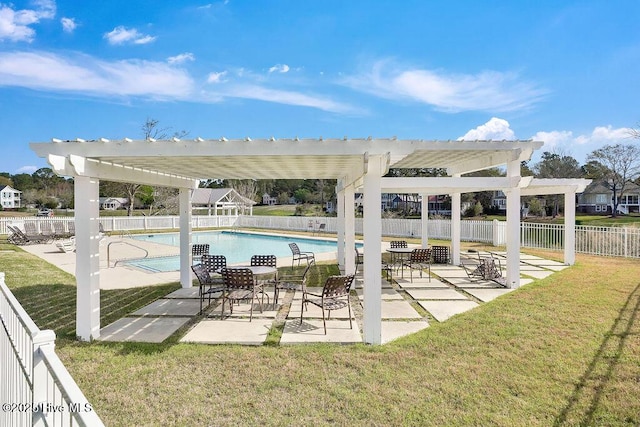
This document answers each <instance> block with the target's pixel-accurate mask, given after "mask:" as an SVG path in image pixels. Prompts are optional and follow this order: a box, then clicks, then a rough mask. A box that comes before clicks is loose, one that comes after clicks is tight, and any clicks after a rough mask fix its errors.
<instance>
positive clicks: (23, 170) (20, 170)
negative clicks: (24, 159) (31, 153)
mask: <svg viewBox="0 0 640 427" xmlns="http://www.w3.org/2000/svg"><path fill="white" fill-rule="evenodd" d="M38 169H40V168H39V167H38V166H22V167H20V168H18V170H16V174H19V173H28V174H33V173H34V172H35V171H37V170H38Z"/></svg>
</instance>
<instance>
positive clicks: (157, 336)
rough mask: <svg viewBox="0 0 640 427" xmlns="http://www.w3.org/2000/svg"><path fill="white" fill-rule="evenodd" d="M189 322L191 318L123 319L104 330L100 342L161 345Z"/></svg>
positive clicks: (101, 331) (101, 332)
mask: <svg viewBox="0 0 640 427" xmlns="http://www.w3.org/2000/svg"><path fill="white" fill-rule="evenodd" d="M189 320H191V319H190V318H189V317H183V318H179V317H123V318H122V319H118V320H116V321H115V322H113V323H112V324H110V325H107V326H105V327H104V328H102V329H101V330H100V338H99V340H100V341H115V342H123V341H135V342H152V343H160V342H162V341H164V340H166V339H167V338H169V337H170V336H171V335H173V333H174V332H175V331H177V330H178V329H180V328H181V327H182V326H184V325H185V324H186V323H187V322H189Z"/></svg>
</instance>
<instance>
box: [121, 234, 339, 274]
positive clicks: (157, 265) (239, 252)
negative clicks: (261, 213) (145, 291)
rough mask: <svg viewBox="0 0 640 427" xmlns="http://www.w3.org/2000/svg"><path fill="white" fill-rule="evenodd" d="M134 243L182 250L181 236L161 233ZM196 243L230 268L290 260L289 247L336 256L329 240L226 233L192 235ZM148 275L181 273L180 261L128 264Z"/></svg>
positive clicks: (333, 246) (143, 261)
mask: <svg viewBox="0 0 640 427" xmlns="http://www.w3.org/2000/svg"><path fill="white" fill-rule="evenodd" d="M132 238H133V239H137V240H146V241H149V242H154V243H160V244H165V245H172V246H179V245H180V235H179V234H178V233H162V234H148V235H136V236H132ZM191 240H192V242H193V243H208V244H209V246H210V248H209V253H210V254H215V255H224V256H226V257H227V263H228V264H238V263H249V261H250V260H251V256H252V255H258V254H259V255H275V256H276V257H278V258H279V257H289V256H291V249H289V243H291V242H295V243H297V244H298V247H299V248H300V251H302V252H314V253H323V252H335V251H336V250H337V245H336V242H333V241H330V240H315V239H305V238H304V237H280V236H270V235H263V234H248V233H232V232H227V231H206V232H195V233H193V234H192V237H191ZM125 264H126V265H131V266H135V267H138V268H142V269H145V270H148V271H153V272H160V271H177V270H179V269H180V259H179V257H177V256H171V257H160V258H146V259H140V260H132V261H127V262H125Z"/></svg>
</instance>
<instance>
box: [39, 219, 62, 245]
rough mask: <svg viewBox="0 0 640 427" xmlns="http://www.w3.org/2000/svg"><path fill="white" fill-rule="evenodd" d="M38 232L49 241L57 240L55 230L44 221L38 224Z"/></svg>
mask: <svg viewBox="0 0 640 427" xmlns="http://www.w3.org/2000/svg"><path fill="white" fill-rule="evenodd" d="M40 231H41V233H42V235H43V236H46V237H48V238H49V239H50V240H55V239H57V238H58V236H57V235H56V232H55V230H54V229H53V224H51V223H50V222H48V221H44V222H41V223H40Z"/></svg>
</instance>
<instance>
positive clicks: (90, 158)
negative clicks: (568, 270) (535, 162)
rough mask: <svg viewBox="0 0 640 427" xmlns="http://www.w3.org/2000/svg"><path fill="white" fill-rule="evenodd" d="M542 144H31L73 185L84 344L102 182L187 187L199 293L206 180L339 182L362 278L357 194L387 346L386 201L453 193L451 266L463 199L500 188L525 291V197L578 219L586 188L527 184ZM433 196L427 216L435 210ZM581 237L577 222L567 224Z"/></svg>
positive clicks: (367, 266) (95, 290)
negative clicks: (201, 187)
mask: <svg viewBox="0 0 640 427" xmlns="http://www.w3.org/2000/svg"><path fill="white" fill-rule="evenodd" d="M542 145H543V143H542V142H539V141H425V140H400V139H396V138H388V139H378V138H366V139H347V138H345V139H322V138H319V139H298V138H295V139H275V138H270V139H259V140H252V139H250V138H246V139H238V140H227V139H226V138H220V139H202V138H197V139H195V140H179V139H176V138H174V139H172V140H132V139H124V140H117V141H110V140H107V139H99V140H94V141H86V140H80V139H78V140H75V141H61V140H57V139H54V140H52V142H47V143H31V144H30V146H31V148H32V150H34V151H35V152H36V154H38V155H39V156H40V157H44V158H46V159H47V160H48V162H49V164H50V165H51V167H52V169H53V171H54V172H55V173H57V174H59V175H63V176H72V177H74V181H75V207H76V218H75V221H76V281H77V287H78V291H77V292H78V296H77V315H76V333H77V336H78V337H79V338H80V339H82V340H91V339H95V338H98V337H99V335H100V282H99V275H100V268H99V266H100V262H99V257H100V252H99V246H98V245H99V226H98V220H99V203H98V183H99V180H100V179H105V180H110V181H119V182H134V183H139V184H148V185H154V186H165V187H173V188H178V189H179V199H180V220H179V224H180V283H181V285H182V286H183V287H190V286H192V278H191V270H190V267H191V212H192V210H191V193H192V191H193V190H194V189H195V188H197V186H198V182H199V181H200V180H201V179H210V178H227V179H336V180H337V181H338V186H337V196H338V224H339V226H338V233H337V234H338V236H337V237H338V262H339V264H340V267H341V268H342V269H343V271H346V272H353V271H355V259H354V256H353V255H354V253H355V217H354V210H353V209H347V208H346V207H348V206H353V205H354V195H355V193H356V192H361V193H363V199H364V203H363V212H364V215H363V221H364V226H363V239H364V255H365V257H364V269H363V270H364V319H363V324H364V341H365V342H366V343H370V344H380V343H381V275H380V270H381V265H382V264H381V253H380V247H381V242H382V233H381V230H382V220H381V215H380V205H381V193H382V192H387V193H388V192H398V193H420V194H422V195H423V196H427V195H429V194H447V193H448V194H451V195H452V230H451V231H452V232H451V236H452V239H451V244H452V253H453V262H454V263H456V264H457V263H459V257H460V195H461V194H462V193H464V192H470V191H481V190H492V189H500V190H502V191H504V192H505V194H506V195H507V286H508V287H511V288H516V287H518V286H519V278H520V268H519V261H520V260H519V254H520V232H519V230H520V196H521V195H526V194H549V193H553V194H558V193H560V194H565V201H566V203H567V204H566V210H567V212H569V213H571V215H567V217H573V215H574V214H573V212H574V209H571V207H573V206H575V193H576V192H581V191H582V189H583V188H584V187H585V186H586V184H588V182H589V181H587V180H551V181H547V180H535V179H531V178H522V177H521V176H520V163H521V162H522V161H526V160H529V159H530V158H531V155H532V154H533V152H534V150H536V149H538V148H540V147H541V146H542ZM491 167H506V171H507V176H506V177H500V178H478V177H474V178H468V177H462V175H463V174H465V173H469V172H473V171H477V170H482V169H487V168H491ZM390 168H446V169H447V171H448V173H449V175H450V176H449V177H438V178H383V176H384V175H385V174H386V173H387V172H388V171H389V169H390ZM426 200H427V197H423V203H424V204H425V206H423V207H424V209H423V212H425V213H426V212H427V209H426V204H427V202H426ZM423 221H424V224H423V236H422V241H423V245H426V244H427V239H428V236H427V234H426V230H427V227H426V221H427V215H426V214H425V215H423ZM566 221H567V222H566V225H567V227H566V229H567V231H568V234H569V235H570V236H573V235H574V234H573V233H575V231H574V226H573V224H574V222H573V219H571V218H568V219H567V220H566ZM572 239H573V238H572V237H569V239H565V244H566V245H565V263H566V264H573V262H574V260H575V255H574V252H573V251H574V245H573V244H569V243H572V242H573V240H572Z"/></svg>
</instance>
